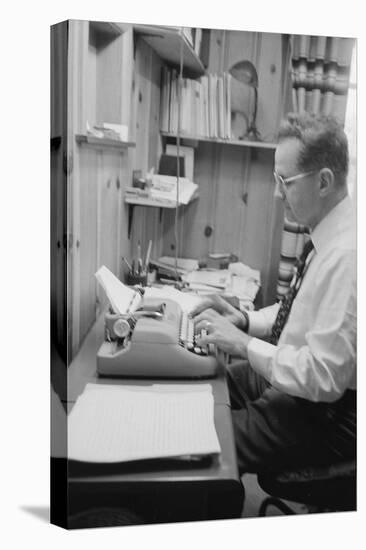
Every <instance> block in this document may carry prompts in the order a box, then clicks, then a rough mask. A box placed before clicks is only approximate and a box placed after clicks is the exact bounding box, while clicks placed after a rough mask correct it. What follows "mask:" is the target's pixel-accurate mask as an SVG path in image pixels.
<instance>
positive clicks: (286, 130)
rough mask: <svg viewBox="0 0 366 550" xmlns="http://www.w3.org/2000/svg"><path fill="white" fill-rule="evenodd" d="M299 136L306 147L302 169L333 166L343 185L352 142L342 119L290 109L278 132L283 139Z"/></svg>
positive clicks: (302, 150) (335, 174)
mask: <svg viewBox="0 0 366 550" xmlns="http://www.w3.org/2000/svg"><path fill="white" fill-rule="evenodd" d="M289 138H295V139H298V140H299V141H300V142H301V144H302V147H301V149H300V152H299V158H298V160H297V165H298V167H299V169H300V170H303V171H304V172H305V171H308V170H309V171H310V170H321V169H322V168H329V169H330V170H332V172H333V174H334V176H335V179H336V182H337V183H338V184H339V185H344V184H345V183H346V177H347V172H348V142H347V137H346V134H345V132H344V130H343V128H342V126H341V125H340V124H339V122H338V121H337V120H336V119H335V118H334V117H332V116H324V115H312V114H309V113H303V114H296V113H289V114H288V115H287V117H286V119H285V120H284V121H283V122H282V124H281V126H280V130H279V133H278V140H279V142H281V141H283V140H285V139H289Z"/></svg>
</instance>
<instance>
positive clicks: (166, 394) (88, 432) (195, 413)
mask: <svg viewBox="0 0 366 550" xmlns="http://www.w3.org/2000/svg"><path fill="white" fill-rule="evenodd" d="M220 452H221V449H220V443H219V440H218V437H217V433H216V430H215V425H214V399H213V394H212V387H211V386H210V385H209V384H203V385H189V384H184V385H164V384H161V385H160V384H156V385H151V386H121V385H100V384H87V386H86V388H85V390H84V392H83V393H82V394H81V395H80V396H79V398H78V399H77V401H76V403H75V405H74V407H73V409H72V411H71V413H70V415H69V420H68V458H69V459H70V460H75V461H81V462H89V463H118V462H131V461H138V460H146V459H163V458H165V459H167V458H175V459H184V460H187V459H188V460H197V459H200V458H204V457H208V456H214V455H217V454H219V453H220Z"/></svg>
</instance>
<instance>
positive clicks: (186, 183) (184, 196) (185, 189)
mask: <svg viewBox="0 0 366 550" xmlns="http://www.w3.org/2000/svg"><path fill="white" fill-rule="evenodd" d="M197 189H198V185H197V184H196V183H193V182H192V181H190V180H189V179H188V178H179V187H178V194H177V178H176V177H175V176H163V175H160V174H153V175H152V178H151V186H150V187H147V188H146V189H143V190H141V189H139V188H137V187H128V188H127V189H126V196H125V200H126V202H130V203H132V204H133V203H134V204H139V203H141V204H143V203H144V204H147V203H151V204H152V205H156V206H159V205H161V206H162V207H164V206H165V207H171V208H173V207H175V206H176V204H177V199H178V205H182V204H188V203H189V202H190V201H191V200H192V198H193V197H194V195H195V194H196V191H197Z"/></svg>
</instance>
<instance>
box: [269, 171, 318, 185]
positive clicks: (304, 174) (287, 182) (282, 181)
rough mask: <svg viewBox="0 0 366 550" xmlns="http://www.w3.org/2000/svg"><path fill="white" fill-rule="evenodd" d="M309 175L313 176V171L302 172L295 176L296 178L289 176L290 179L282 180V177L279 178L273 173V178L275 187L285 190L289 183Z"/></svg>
mask: <svg viewBox="0 0 366 550" xmlns="http://www.w3.org/2000/svg"><path fill="white" fill-rule="evenodd" d="M310 174H315V170H311V171H310V172H303V173H302V174H297V175H296V176H291V177H290V178H283V177H282V176H279V175H278V174H277V172H273V177H274V179H275V182H276V184H277V185H279V186H280V187H283V188H286V187H288V184H289V183H292V182H294V181H297V180H299V179H301V178H305V177H306V176H310Z"/></svg>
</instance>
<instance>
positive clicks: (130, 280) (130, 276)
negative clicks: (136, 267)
mask: <svg viewBox="0 0 366 550" xmlns="http://www.w3.org/2000/svg"><path fill="white" fill-rule="evenodd" d="M126 284H127V285H130V286H133V285H141V286H146V284H147V273H146V271H143V272H142V273H140V274H139V273H127V276H126Z"/></svg>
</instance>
